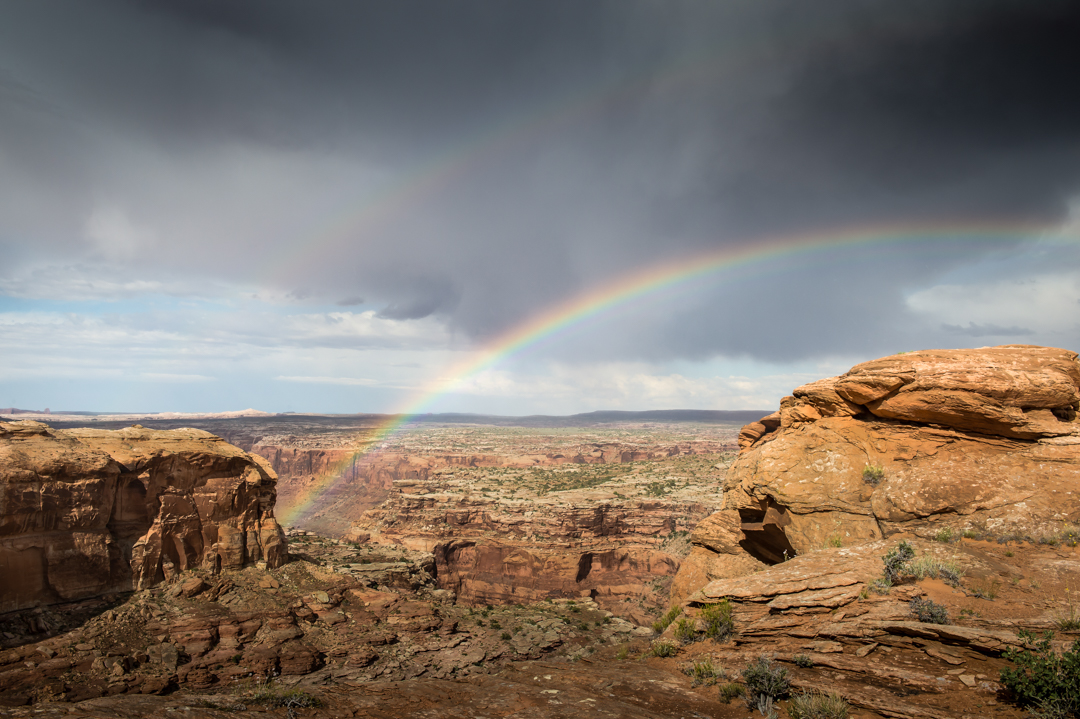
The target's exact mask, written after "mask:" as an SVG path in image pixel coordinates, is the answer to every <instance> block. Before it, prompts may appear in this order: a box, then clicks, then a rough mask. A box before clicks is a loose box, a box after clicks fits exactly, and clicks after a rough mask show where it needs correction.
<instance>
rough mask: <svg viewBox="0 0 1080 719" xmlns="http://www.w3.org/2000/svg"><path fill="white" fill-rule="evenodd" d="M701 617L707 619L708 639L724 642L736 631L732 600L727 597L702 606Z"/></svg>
mask: <svg viewBox="0 0 1080 719" xmlns="http://www.w3.org/2000/svg"><path fill="white" fill-rule="evenodd" d="M701 618H702V619H703V620H705V636H706V637H707V638H708V639H715V640H716V641H718V642H722V641H724V640H725V639H727V638H728V637H730V636H731V635H732V634H734V633H735V620H734V618H733V617H732V607H731V602H730V601H728V600H727V599H721V600H720V601H719V602H717V603H716V604H706V605H705V606H704V607H702V608H701Z"/></svg>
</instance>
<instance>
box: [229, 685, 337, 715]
mask: <svg viewBox="0 0 1080 719" xmlns="http://www.w3.org/2000/svg"><path fill="white" fill-rule="evenodd" d="M245 701H248V702H250V703H253V704H262V705H263V706H267V707H271V708H274V709H310V708H314V707H319V706H322V702H321V701H319V698H318V697H316V696H312V695H311V694H308V693H307V692H306V691H304V690H302V689H297V688H295V687H290V688H284V687H281V686H278V685H277V684H275V683H274V682H273V681H267V682H266V683H265V684H262V685H260V686H259V688H258V689H256V690H255V692H254V693H253V694H251V695H250V696H249V697H245Z"/></svg>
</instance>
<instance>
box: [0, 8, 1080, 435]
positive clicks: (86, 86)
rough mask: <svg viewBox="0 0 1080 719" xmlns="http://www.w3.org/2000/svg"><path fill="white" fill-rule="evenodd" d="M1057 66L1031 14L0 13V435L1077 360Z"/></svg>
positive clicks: (1047, 29) (482, 406)
mask: <svg viewBox="0 0 1080 719" xmlns="http://www.w3.org/2000/svg"><path fill="white" fill-rule="evenodd" d="M1077 37H1080V10H1078V9H1076V8H1075V5H1074V4H1071V3H1068V2H1055V1H1053V0H1046V1H1044V2H1039V3H1030V2H996V1H994V0H963V1H961V0H955V1H954V0H936V1H934V2H925V1H922V0H912V1H911V2H905V3H895V2H887V1H884V0H882V1H877V0H858V1H850V2H837V1H835V0H818V1H817V2H814V3H807V2H805V1H802V0H790V1H785V2H777V1H774V0H745V1H737V0H729V1H725V2H705V1H700V2H699V1H682V0H665V2H656V1H655V0H650V1H649V2H637V1H635V0H612V1H611V2H603V1H601V0H596V1H592V2H581V1H580V0H566V1H563V0H543V1H542V2H541V1H536V2H530V1H528V0H518V1H515V2H506V0H491V1H483V2H477V1H473V0H460V1H455V2H441V1H436V0H428V1H425V2H416V1H413V0H395V1H394V2H389V3H388V2H381V1H380V2H363V1H357V2H349V3H346V2H321V1H319V0H305V1H304V2H299V1H296V2H279V1H277V0H258V1H255V0H252V1H249V2H245V1H241V0H236V1H232V2H221V1H220V0H190V1H187V2H168V1H163V0H154V1H152V2H150V1H146V2H136V1H131V2H121V1H119V0H98V1H96V2H94V3H86V2H78V1H76V0H69V1H68V2H53V1H51V0H38V1H35V2H33V3H28V2H22V1H21V0H13V1H11V2H8V1H6V0H4V1H0V407H9V406H14V407H21V408H27V409H42V408H44V407H49V408H51V409H53V410H87V411H140V412H151V411H179V412H219V411H228V410H239V409H245V408H248V407H252V408H256V409H261V410H264V411H269V412H283V411H295V412H330V413H354V412H399V411H420V410H423V411H456V412H482V413H494V414H511V415H523V414H534V413H546V414H568V413H574V412H585V411H591V410H597V409H625V410H646V409H663V408H695V409H765V410H768V409H770V408H773V407H775V406H776V405H777V403H778V402H779V400H780V398H781V397H782V396H784V395H786V394H789V393H790V391H791V390H792V389H793V388H794V387H796V386H798V385H800V384H803V383H805V382H808V381H812V380H814V379H818V378H820V377H825V376H832V375H835V374H839V373H842V372H843V371H845V370H846V369H847V368H849V367H850V366H852V365H853V364H855V363H857V362H861V361H865V360H869V359H873V358H876V357H880V356H884V355H888V354H892V353H894V352H899V351H910V350H916V349H925V348H946V347H980V346H988V345H996V344H1041V345H1049V346H1055V347H1065V348H1068V349H1073V350H1076V349H1080V93H1077V92H1076V75H1077V72H1078V71H1080V43H1077V42H1076V38H1077ZM958 228H959V229H958ZM886 230H888V233H889V234H888V236H887V237H885V236H884V235H882V233H883V232H885V231H886ZM863 236H865V237H866V238H867V241H866V242H860V241H858V238H859V237H863ZM835 238H849V239H848V240H847V241H846V242H845V243H841V244H837V243H836V242H835V241H834V240H835ZM851 238H855V239H854V240H852V239H851ZM874 238H877V239H876V240H875V239H874ZM883 238H884V239H883ZM770 248H771V249H770ZM777 248H779V249H777ZM729 255H730V256H731V257H736V256H738V257H742V258H744V260H745V261H743V262H740V263H736V264H730V263H726V262H724V261H719V262H717V261H716V259H715V258H717V257H721V258H723V257H727V256H729ZM710 262H712V263H713V265H709V263H710ZM676 266H677V267H684V268H685V267H705V266H709V267H712V268H713V269H712V271H709V272H704V273H698V274H696V275H694V276H693V278H690V277H689V276H687V277H686V279H680V278H681V277H683V275H680V274H679V272H678V271H671V270H664V268H670V267H676ZM665 271H668V272H669V273H671V277H670V279H671V281H669V282H666V283H662V286H660V288H659V289H656V290H655V291H654V290H649V289H648V287H646V284H647V283H645V284H642V285H641V288H640V289H639V290H634V289H633V287H634V284H633V280H632V278H635V277H649V276H655V275H656V274H657V273H661V274H662V273H663V272H665ZM650 273H651V274H650ZM627 278H631V279H630V280H628V279H627ZM628 282H629V283H630V284H629V286H630V287H631V289H630V290H629V291H626V290H625V288H626V287H627V286H628V285H627V283H628ZM650 286H651V285H650ZM617 287H623V288H624V291H623V292H624V293H623V295H620V296H619V297H621V298H622V299H618V301H610V302H607V303H606V304H604V303H602V302H599V303H595V304H596V308H597V311H595V312H585V313H579V314H578V315H573V313H572V312H570V313H569V314H566V316H565V318H564V319H563V320H559V317H560V312H568V311H569V310H567V308H569V309H570V310H572V309H573V308H574V307H579V308H580V307H583V306H586V305H587V304H588V302H590V301H591V300H589V299H588V298H594V299H595V298H597V297H601V298H603V297H605V296H607V297H609V299H610V298H612V297H615V294H616V293H615V290H612V289H610V288H617ZM601 305H602V307H601ZM579 316H580V317H581V319H572V318H573V317H579ZM545 318H547V319H548V320H549V324H548V325H547V327H548V329H554V330H557V331H548V330H546V329H544V327H545V325H544V324H543V322H544V320H545ZM529 327H534V328H539V329H536V330H535V331H534V332H533V334H532V335H529V334H528V333H527V332H525V330H523V328H529ZM523 332H524V334H523ZM514 337H517V338H518V339H520V340H521V341H519V342H517V344H513V343H511V342H509V341H508V340H507V338H514ZM511 345H512V347H513V351H507V348H508V347H511Z"/></svg>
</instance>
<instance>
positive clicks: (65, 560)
mask: <svg viewBox="0 0 1080 719" xmlns="http://www.w3.org/2000/svg"><path fill="white" fill-rule="evenodd" d="M275 480H276V477H275V476H274V474H273V471H272V470H271V469H270V467H269V465H267V464H266V462H265V461H263V460H262V459H261V458H257V457H254V456H252V455H249V454H247V453H246V452H243V451H242V450H240V449H237V448H236V447H233V446H231V445H228V444H226V443H225V442H224V441H222V440H221V439H219V438H218V437H215V436H214V435H212V434H210V433H208V432H203V431H201V430H195V429H186V430H171V431H155V430H147V429H144V428H142V427H139V426H137V425H136V426H134V427H131V428H128V429H123V430H118V431H106V430H93V429H79V430H68V431H62V430H55V429H51V428H50V427H48V426H47V425H45V424H41V423H39V422H30V421H24V422H10V423H0V576H2V577H3V578H4V581H3V582H2V583H0V612H6V611H12V610H16V609H21V608H24V607H30V606H35V605H40V604H52V603H57V602H63V601H72V600H77V599H82V598H86V597H93V596H98V595H101V594H105V593H108V592H116V591H124V590H131V589H133V588H143V587H149V586H152V585H154V584H156V583H158V582H160V581H161V580H163V579H165V578H168V577H171V576H173V575H175V574H176V573H178V572H180V571H182V570H184V569H189V568H192V567H196V566H202V567H206V568H208V569H210V570H212V571H213V570H219V569H222V568H237V567H242V566H244V565H245V564H248V563H251V562H255V561H265V562H267V563H268V565H271V566H277V565H279V564H281V563H282V562H283V561H284V559H285V557H286V553H287V549H286V545H285V541H284V536H283V535H282V533H281V528H280V527H279V526H278V524H277V522H276V520H275V519H274V512H273V508H274V482H275Z"/></svg>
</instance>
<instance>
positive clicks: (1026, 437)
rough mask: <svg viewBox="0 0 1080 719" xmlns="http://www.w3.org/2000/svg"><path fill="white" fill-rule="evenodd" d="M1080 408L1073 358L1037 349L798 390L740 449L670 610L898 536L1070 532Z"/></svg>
mask: <svg viewBox="0 0 1080 719" xmlns="http://www.w3.org/2000/svg"><path fill="white" fill-rule="evenodd" d="M1078 407H1080V364H1078V362H1077V354H1076V353H1075V352H1070V351H1068V350H1062V349H1053V348H1047V347H1032V346H1019V345H1010V346H1005V347H989V348H982V349H974V350H928V351H922V352H911V353H906V354H901V355H894V356H892V357H886V358H883V359H879V360H874V361H872V362H865V363H863V364H860V365H857V366H855V367H853V368H852V369H851V370H850V371H848V372H847V373H845V374H843V375H841V376H840V377H833V378H829V379H823V380H819V381H817V382H813V383H811V384H808V385H804V386H802V387H799V388H797V389H796V390H794V392H793V393H792V396H790V397H785V398H784V399H783V400H782V401H781V404H780V410H779V412H778V413H774V414H772V415H769V416H768V417H765V418H763V419H762V420H760V421H759V422H755V423H751V424H750V425H748V426H747V427H745V428H744V429H743V431H742V433H741V434H740V453H739V456H738V458H737V459H736V461H735V462H734V463H733V464H732V466H731V468H730V470H729V471H728V474H727V477H726V479H725V482H724V495H723V507H724V509H723V511H722V512H720V513H718V514H714V515H713V516H712V517H710V518H709V519H707V520H705V521H703V522H701V523H700V524H699V525H698V528H697V529H696V531H695V532H694V534H693V535H692V538H691V539H692V542H693V550H692V551H691V554H690V556H689V557H688V558H687V560H686V561H685V562H684V563H683V566H682V567H681V568H680V571H679V575H678V576H677V577H676V579H675V581H674V584H673V593H674V597H673V598H675V599H678V600H682V599H685V598H687V597H688V596H690V595H691V594H693V592H695V591H697V590H698V589H700V588H702V587H703V586H705V585H706V584H708V583H709V582H712V581H715V580H718V579H722V578H734V577H738V576H742V575H746V574H749V573H751V572H753V571H755V569H759V568H760V566H761V565H762V564H766V565H772V564H777V563H779V562H782V561H784V560H786V559H790V558H791V557H793V556H796V555H799V554H803V553H806V552H809V551H811V550H815V549H820V548H822V547H826V546H851V545H858V544H862V543H865V542H870V541H874V540H878V539H881V538H883V537H887V536H889V535H891V534H894V533H897V532H905V533H909V534H914V535H916V536H923V537H932V536H934V535H935V534H936V533H937V532H939V531H940V530H941V529H943V528H945V527H950V528H954V529H956V530H958V531H959V530H962V529H967V528H977V529H978V531H979V532H980V533H982V534H989V535H997V536H1004V535H1007V534H1015V533H1019V534H1026V535H1031V534H1036V533H1039V532H1042V531H1048V530H1049V529H1051V528H1055V527H1056V528H1060V526H1061V523H1062V522H1063V521H1078V520H1080V501H1078V500H1080V496H1078V495H1077V494H1076V488H1077V487H1078V486H1080V421H1077V409H1078ZM751 560H752V561H751Z"/></svg>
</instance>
